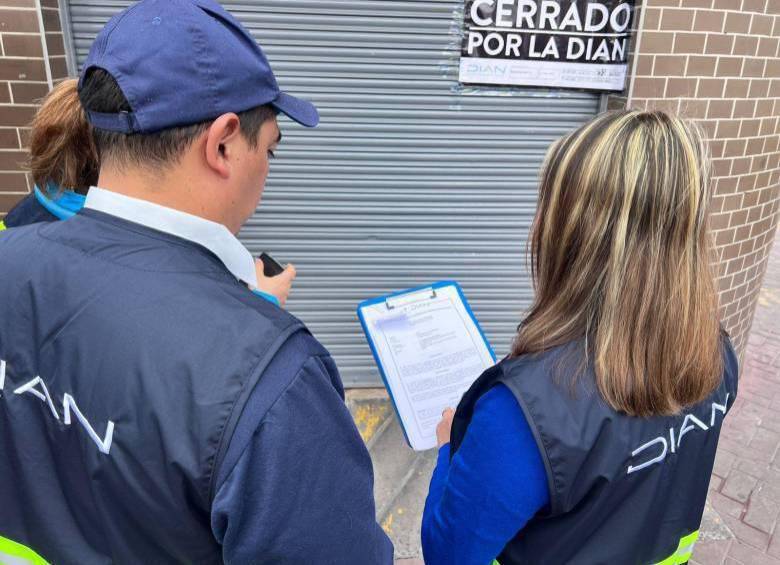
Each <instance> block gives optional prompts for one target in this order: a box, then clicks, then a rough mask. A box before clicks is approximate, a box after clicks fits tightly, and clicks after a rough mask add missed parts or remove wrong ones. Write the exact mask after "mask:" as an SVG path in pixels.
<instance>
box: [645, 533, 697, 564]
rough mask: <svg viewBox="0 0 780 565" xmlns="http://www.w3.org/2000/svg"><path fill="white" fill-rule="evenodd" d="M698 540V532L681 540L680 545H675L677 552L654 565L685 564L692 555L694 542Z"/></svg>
mask: <svg viewBox="0 0 780 565" xmlns="http://www.w3.org/2000/svg"><path fill="white" fill-rule="evenodd" d="M698 539H699V531H698V530H696V531H695V532H693V533H692V534H688V535H687V536H685V537H683V538H681V539H680V543H678V544H677V550H676V551H675V552H674V553H673V554H672V555H670V556H669V557H667V558H666V559H664V560H663V561H659V562H658V563H656V564H655V565H681V564H682V563H687V562H688V561H689V560H690V558H691V555H693V546H694V545H696V540H698Z"/></svg>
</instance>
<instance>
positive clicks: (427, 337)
mask: <svg viewBox="0 0 780 565" xmlns="http://www.w3.org/2000/svg"><path fill="white" fill-rule="evenodd" d="M357 314H358V318H359V319H360V324H361V326H362V328H363V332H364V334H365V336H366V340H367V341H368V345H369V347H370V348H371V353H372V355H373V356H374V360H375V361H376V364H377V367H378V369H379V374H380V375H381V377H382V381H383V382H384V385H385V388H386V389H387V391H388V394H389V396H390V399H391V401H392V403H393V409H394V410H395V413H396V416H397V417H398V421H399V422H400V423H401V428H402V429H403V432H404V436H405V438H406V441H407V443H408V444H409V445H410V447H412V449H414V450H416V451H424V450H426V449H431V448H433V447H435V446H436V424H438V422H439V420H440V419H441V412H442V411H443V410H444V408H447V407H452V408H455V407H456V406H457V404H458V402H459V401H460V397H461V396H462V395H463V393H464V392H465V391H466V390H468V388H469V387H470V386H471V384H472V383H473V382H474V381H475V380H476V379H477V378H478V377H479V376H480V375H481V374H482V372H483V371H484V370H486V369H487V368H489V367H491V366H493V365H494V364H495V362H496V356H495V353H494V352H493V348H492V347H491V346H490V343H489V342H488V340H487V338H486V337H485V333H484V332H483V331H482V328H481V327H480V325H479V322H478V321H477V319H476V317H475V316H474V312H473V311H472V309H471V307H470V306H469V303H468V301H467V300H466V297H465V295H464V294H463V290H462V289H461V287H460V285H459V284H458V283H457V282H455V281H451V280H446V281H439V282H436V283H433V284H429V285H424V286H418V287H414V288H410V289H406V290H402V291H399V292H394V293H391V294H388V295H384V296H379V297H377V298H372V299H369V300H365V301H363V302H361V303H360V304H359V305H358V307H357Z"/></svg>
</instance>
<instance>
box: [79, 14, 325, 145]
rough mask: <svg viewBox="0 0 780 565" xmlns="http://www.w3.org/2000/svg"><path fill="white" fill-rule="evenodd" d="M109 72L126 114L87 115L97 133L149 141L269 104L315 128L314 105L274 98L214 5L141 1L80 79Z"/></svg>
mask: <svg viewBox="0 0 780 565" xmlns="http://www.w3.org/2000/svg"><path fill="white" fill-rule="evenodd" d="M96 68H100V69H103V70H105V71H106V72H108V73H109V74H110V75H111V76H112V77H114V79H115V80H116V81H117V83H118V84H119V87H120V88H121V89H122V93H123V94H124V95H125V98H127V101H128V102H129V103H130V107H131V109H132V111H131V112H121V113H118V114H108V113H101V112H91V111H87V117H88V119H89V122H90V123H91V124H92V125H93V126H94V127H96V128H98V129H104V130H109V131H115V132H122V133H152V132H155V131H160V130H164V129H168V128H173V127H178V126H186V125H191V124H196V123H200V122H205V121H208V120H211V119H215V118H217V117H219V116H221V115H222V114H226V113H228V112H243V111H245V110H250V109H252V108H256V107H258V106H262V105H264V104H270V105H271V106H272V107H274V108H275V109H276V110H278V111H279V112H282V113H284V114H286V115H287V116H289V117H290V118H292V119H293V120H295V121H296V122H298V123H300V124H302V125H304V126H307V127H314V126H316V125H317V123H319V114H318V113H317V109H316V108H315V107H314V105H313V104H311V103H310V102H307V101H305V100H301V99H299V98H295V97H293V96H290V95H289V94H286V93H284V92H282V91H281V90H279V85H278V84H277V83H276V78H275V77H274V74H273V71H272V70H271V66H270V64H269V63H268V59H266V57H265V55H264V54H263V51H262V49H260V46H259V45H258V44H257V42H256V41H255V40H254V39H253V38H252V36H251V35H249V32H247V31H246V30H245V29H244V27H243V26H242V25H241V24H240V23H239V22H238V21H237V20H236V19H235V18H234V17H233V16H231V15H230V14H229V13H228V12H227V11H226V10H225V9H224V8H223V7H222V6H220V5H219V4H218V3H217V2H214V1H213V0H141V1H140V2H138V3H137V4H134V5H133V6H131V7H130V8H128V9H127V10H125V11H123V12H121V13H120V14H117V15H116V16H114V17H113V18H112V19H111V21H109V22H108V23H107V24H106V27H104V28H103V30H102V31H101V32H100V34H98V36H97V38H96V39H95V42H94V43H93V44H92V49H91V50H90V52H89V57H87V60H86V62H85V63H84V68H83V69H82V71H81V78H80V80H79V90H81V87H82V85H83V84H84V77H86V76H87V74H88V73H89V72H90V71H91V70H93V69H96Z"/></svg>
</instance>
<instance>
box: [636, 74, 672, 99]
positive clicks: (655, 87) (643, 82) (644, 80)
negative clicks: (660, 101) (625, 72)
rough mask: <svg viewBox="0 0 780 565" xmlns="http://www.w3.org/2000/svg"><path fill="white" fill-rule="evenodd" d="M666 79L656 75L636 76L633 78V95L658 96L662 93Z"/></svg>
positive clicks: (637, 96) (642, 96)
mask: <svg viewBox="0 0 780 565" xmlns="http://www.w3.org/2000/svg"><path fill="white" fill-rule="evenodd" d="M665 86H666V79H664V78H656V77H652V78H651V77H637V78H635V79H634V91H633V92H634V97H636V98H660V97H662V96H663V95H664V89H665Z"/></svg>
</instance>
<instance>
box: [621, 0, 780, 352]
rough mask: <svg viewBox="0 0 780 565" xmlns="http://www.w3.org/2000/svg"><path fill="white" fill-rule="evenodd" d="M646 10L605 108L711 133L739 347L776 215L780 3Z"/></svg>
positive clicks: (686, 3)
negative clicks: (626, 67) (648, 111)
mask: <svg viewBox="0 0 780 565" xmlns="http://www.w3.org/2000/svg"><path fill="white" fill-rule="evenodd" d="M638 3H642V2H638ZM642 4H643V7H642V8H640V9H639V13H638V14H637V15H638V21H641V24H640V27H641V29H640V32H639V33H638V36H637V38H636V41H635V48H634V59H635V60H634V61H633V68H634V74H633V78H632V79H631V81H630V85H629V87H628V92H627V96H626V97H623V98H620V97H616V98H613V99H612V100H611V101H610V106H611V107H617V106H622V105H624V104H627V105H628V106H629V107H632V108H663V109H669V110H672V111H674V112H679V113H681V114H683V115H686V116H688V117H690V118H692V119H695V120H697V121H699V122H700V123H701V124H702V125H703V127H704V129H705V131H706V132H707V134H708V136H709V138H710V140H711V148H712V154H713V175H714V180H713V182H714V183H715V194H716V196H715V202H714V209H715V211H716V213H715V215H714V218H713V220H714V229H715V237H716V244H717V249H718V255H719V261H720V265H719V278H718V282H719V287H720V298H721V308H722V319H723V321H724V323H725V326H726V328H727V329H728V330H729V331H730V332H731V334H732V337H733V338H734V341H735V344H736V346H737V348H738V350H739V351H742V350H743V348H744V345H745V342H746V339H747V335H748V332H749V330H750V325H751V321H752V318H753V312H754V310H755V305H756V300H757V298H758V291H759V289H760V288H761V282H762V280H763V276H764V273H765V271H766V263H767V258H768V255H769V250H770V248H771V245H772V242H773V240H774V233H775V229H776V227H777V223H778V217H779V216H780V188H779V185H780V151H779V150H778V141H779V140H780V128H779V127H778V124H779V122H780V120H779V119H778V117H779V116H780V48H779V45H780V0H644V2H643V3H642ZM642 12H644V13H642Z"/></svg>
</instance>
